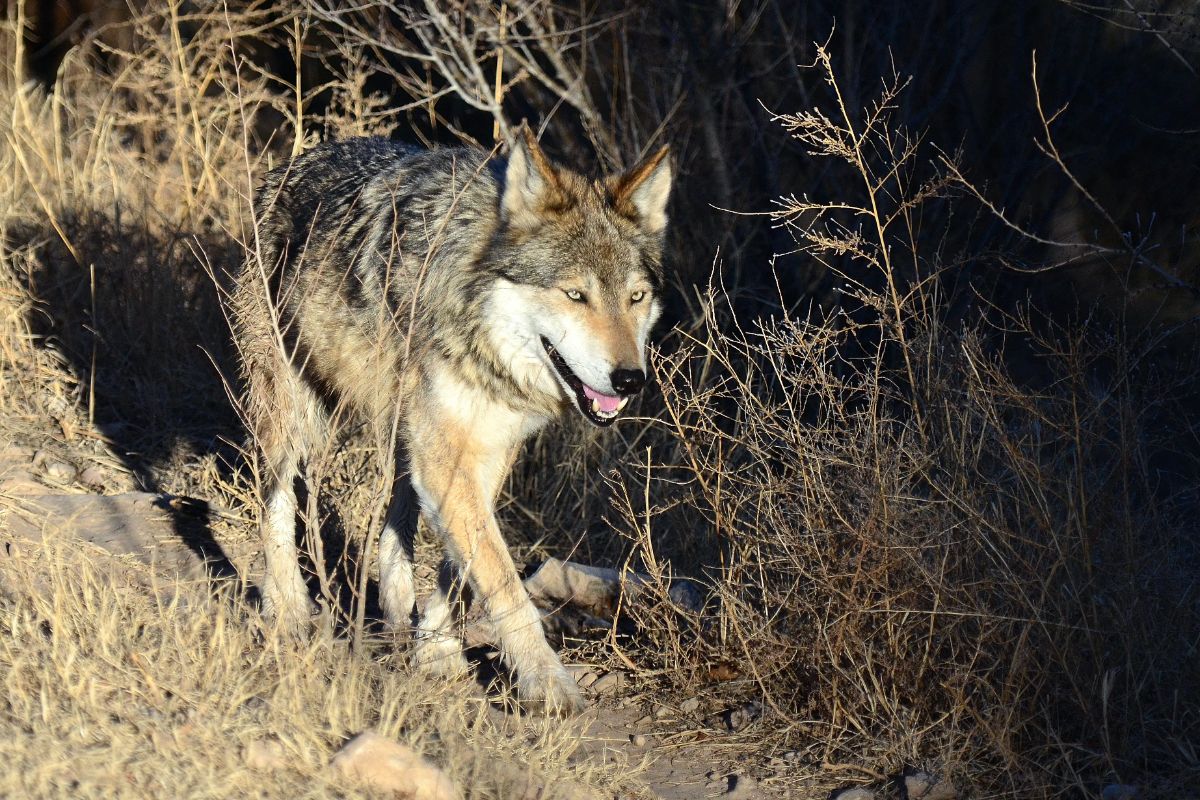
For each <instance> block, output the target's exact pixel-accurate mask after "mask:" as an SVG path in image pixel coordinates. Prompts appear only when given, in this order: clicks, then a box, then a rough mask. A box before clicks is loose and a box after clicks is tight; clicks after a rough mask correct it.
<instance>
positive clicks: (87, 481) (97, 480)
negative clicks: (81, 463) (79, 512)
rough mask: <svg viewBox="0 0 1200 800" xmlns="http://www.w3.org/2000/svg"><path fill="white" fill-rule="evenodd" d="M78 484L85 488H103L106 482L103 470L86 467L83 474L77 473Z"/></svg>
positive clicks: (95, 467)
mask: <svg viewBox="0 0 1200 800" xmlns="http://www.w3.org/2000/svg"><path fill="white" fill-rule="evenodd" d="M79 482H80V483H82V484H83V485H85V486H94V487H97V488H103V487H104V484H105V483H107V482H108V481H107V480H106V479H105V477H104V470H102V469H100V468H99V467H97V466H94V465H93V466H90V467H86V468H85V469H84V470H83V472H81V473H79Z"/></svg>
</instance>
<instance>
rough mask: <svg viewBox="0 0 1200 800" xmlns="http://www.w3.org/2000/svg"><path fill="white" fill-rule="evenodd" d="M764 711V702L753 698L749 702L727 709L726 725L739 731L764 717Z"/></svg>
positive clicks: (735, 731) (725, 715)
mask: <svg viewBox="0 0 1200 800" xmlns="http://www.w3.org/2000/svg"><path fill="white" fill-rule="evenodd" d="M762 712H763V707H762V703H760V702H758V701H757V700H751V701H750V702H749V703H746V704H744V705H741V706H738V707H737V708H731V709H729V710H728V711H726V712H725V714H724V719H725V725H726V727H728V728H729V730H731V731H733V732H734V733H737V732H738V731H740V730H743V729H745V728H747V727H749V726H750V724H751V723H753V722H757V721H758V720H759V719H760V718H761V717H762Z"/></svg>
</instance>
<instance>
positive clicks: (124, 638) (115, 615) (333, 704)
mask: <svg viewBox="0 0 1200 800" xmlns="http://www.w3.org/2000/svg"><path fill="white" fill-rule="evenodd" d="M71 549H72V548H69V547H67V546H54V547H51V548H49V549H47V550H45V551H38V550H31V551H27V552H25V553H23V558H21V559H19V560H18V559H6V563H5V564H4V568H3V572H2V575H3V584H2V585H3V588H4V593H3V596H2V597H0V668H2V671H3V675H4V679H3V680H4V690H5V696H6V697H7V698H8V699H7V701H6V703H5V707H4V710H3V713H2V714H0V726H2V727H3V731H4V736H3V744H0V755H2V756H3V758H4V761H5V764H6V765H7V767H6V769H5V770H4V776H3V778H0V793H2V794H4V795H5V796H7V797H62V796H64V794H69V795H70V796H72V797H113V796H137V797H363V796H370V795H371V793H370V792H369V791H366V790H364V788H363V787H362V786H361V785H356V784H355V783H353V782H351V781H348V780H347V779H345V778H343V777H341V776H338V775H336V774H334V773H333V772H331V771H330V770H328V769H327V767H326V765H327V763H328V761H329V758H330V756H331V755H332V753H333V752H334V751H335V750H336V749H337V748H338V747H339V746H340V745H341V744H342V742H343V741H344V740H346V739H348V738H349V737H350V736H353V735H354V734H356V733H358V732H360V731H362V730H366V729H374V730H376V731H378V732H380V733H382V734H384V735H386V736H390V737H394V738H396V739H398V740H399V741H403V742H407V743H410V744H411V745H412V746H413V747H414V748H415V749H416V750H418V751H419V752H423V753H424V754H425V755H426V756H427V757H429V758H430V759H431V760H432V761H434V762H435V763H437V764H439V765H441V766H442V767H443V768H444V769H445V770H446V771H447V772H448V773H449V774H451V775H452V776H453V777H454V778H455V779H456V780H457V781H458V783H459V785H461V786H464V787H469V795H468V796H470V797H480V798H511V797H514V796H521V794H522V793H523V792H524V791H525V787H526V786H527V785H528V784H527V782H526V781H527V780H532V781H533V782H535V783H537V784H541V785H545V786H548V787H549V788H548V790H547V792H548V794H547V795H546V796H554V797H577V796H579V795H578V794H577V791H578V790H577V789H576V788H575V787H574V786H572V785H571V784H569V783H568V779H569V780H571V781H576V782H578V783H577V784H576V786H577V785H580V784H583V785H586V784H600V785H604V784H607V785H610V786H613V785H617V784H619V783H620V782H625V781H626V780H628V777H622V778H621V779H620V781H617V780H616V779H615V777H614V770H613V769H611V768H608V769H598V768H596V767H594V766H592V767H589V766H583V767H578V766H570V765H568V763H567V759H568V757H569V756H570V754H571V753H572V752H573V750H574V748H575V747H576V746H577V744H578V741H577V739H575V737H574V736H573V735H572V734H571V733H570V730H569V729H567V728H563V727H562V726H560V725H555V724H545V723H539V722H536V721H531V722H528V723H513V724H511V725H510V726H508V727H506V726H505V725H503V724H501V725H497V724H496V723H495V720H494V717H493V716H492V714H491V712H490V706H489V704H488V703H487V702H485V701H484V700H483V699H482V698H481V697H480V696H479V695H478V693H477V692H474V691H472V689H471V687H470V686H469V685H467V684H459V685H446V684H438V685H431V684H428V683H425V682H423V681H420V680H418V679H416V678H414V677H413V676H412V675H410V674H408V673H407V671H406V670H404V668H403V664H402V663H399V662H398V661H397V660H396V659H395V658H391V657H388V656H387V655H386V654H383V655H377V656H371V655H364V654H363V653H362V651H359V652H358V653H357V654H356V653H355V652H354V651H352V649H351V648H350V647H349V646H348V644H347V643H346V642H345V641H343V640H340V639H333V638H329V637H321V638H318V639H316V640H314V641H311V642H307V643H305V644H297V643H295V642H293V641H290V640H286V639H284V640H281V639H280V638H279V637H277V636H275V635H274V634H273V633H272V632H271V631H268V630H263V629H262V627H261V626H260V625H259V624H258V613H257V611H256V610H255V609H254V608H253V607H251V606H249V605H247V604H246V603H245V602H242V601H240V600H239V599H238V598H237V597H235V596H234V594H233V593H232V591H229V590H226V591H221V592H218V593H216V594H215V595H214V594H210V593H209V592H208V591H206V587H202V586H191V587H188V586H180V585H178V584H177V583H175V582H174V581H171V580H169V579H167V580H163V579H161V578H160V579H158V580H155V579H153V578H152V577H151V575H150V574H149V571H148V570H147V569H146V568H139V567H138V565H136V564H132V563H123V564H117V563H114V561H113V560H112V558H111V557H109V556H106V555H102V554H99V553H92V554H90V555H88V554H81V553H78V552H71ZM263 741H278V742H279V743H280V744H281V755H282V758H283V763H282V764H281V765H280V766H279V767H278V768H276V769H266V770H264V769H263V768H262V767H261V766H258V765H256V764H254V763H253V762H251V763H247V759H246V749H247V748H248V747H252V746H253V745H254V743H256V742H263ZM633 774H636V769H635V770H632V771H629V772H627V776H629V775H633ZM364 792H366V793H365V794H364ZM380 796H385V795H383V794H380Z"/></svg>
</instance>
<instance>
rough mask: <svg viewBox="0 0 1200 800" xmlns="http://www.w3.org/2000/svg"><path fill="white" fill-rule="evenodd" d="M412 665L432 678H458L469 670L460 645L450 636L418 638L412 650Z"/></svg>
mask: <svg viewBox="0 0 1200 800" xmlns="http://www.w3.org/2000/svg"><path fill="white" fill-rule="evenodd" d="M412 665H413V667H415V668H416V670H417V671H418V672H420V673H421V674H423V675H427V676H429V677H432V678H443V679H452V678H458V677H460V676H461V675H463V674H465V673H466V672H468V671H469V670H470V668H471V666H470V664H468V663H467V658H466V656H464V655H463V651H462V644H461V643H460V642H459V641H458V639H456V638H454V637H452V636H445V635H440V636H428V635H425V636H418V637H417V641H416V643H415V644H414V645H413V650H412Z"/></svg>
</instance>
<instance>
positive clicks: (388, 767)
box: [329, 731, 463, 800]
mask: <svg viewBox="0 0 1200 800" xmlns="http://www.w3.org/2000/svg"><path fill="white" fill-rule="evenodd" d="M329 766H330V768H331V769H332V770H333V771H335V772H340V773H341V774H342V775H345V776H347V777H350V778H354V779H356V780H360V781H362V782H364V783H369V784H371V785H372V786H373V787H375V788H376V789H379V790H381V791H385V792H395V793H397V794H400V795H402V796H404V797H406V798H411V800H462V796H463V795H462V791H461V790H460V789H459V788H458V786H457V785H456V784H455V783H454V781H452V780H451V779H450V776H448V775H447V774H446V773H444V772H442V771H441V770H440V769H438V768H437V767H436V766H434V765H433V764H432V763H430V762H429V761H427V760H426V759H425V758H423V757H422V756H421V755H420V754H419V753H417V752H416V751H415V750H413V749H412V748H411V747H408V746H407V745H403V744H400V743H399V742H396V741H393V740H392V739H389V738H387V737H386V736H380V735H379V734H378V733H374V732H373V731H364V732H363V733H360V734H358V735H357V736H355V737H354V738H353V739H351V740H350V741H348V742H346V744H345V745H343V746H342V749H341V750H338V751H337V753H336V754H335V755H334V757H333V760H332V761H330V762H329Z"/></svg>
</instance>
